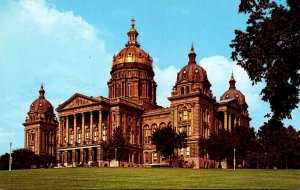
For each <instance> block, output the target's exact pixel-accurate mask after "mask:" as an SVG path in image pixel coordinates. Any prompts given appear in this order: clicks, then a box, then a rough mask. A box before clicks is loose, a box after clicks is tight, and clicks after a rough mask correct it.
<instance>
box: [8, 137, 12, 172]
mask: <svg viewBox="0 0 300 190" xmlns="http://www.w3.org/2000/svg"><path fill="white" fill-rule="evenodd" d="M11 146H12V143H11V142H10V143H9V171H11V164H12V157H11Z"/></svg>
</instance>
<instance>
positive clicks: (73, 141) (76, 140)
mask: <svg viewBox="0 0 300 190" xmlns="http://www.w3.org/2000/svg"><path fill="white" fill-rule="evenodd" d="M104 126H105V124H104V125H103V124H102V111H90V112H83V113H76V114H70V115H65V116H60V118H59V126H58V128H59V129H58V144H59V146H60V147H64V146H77V145H91V144H99V143H100V141H101V139H102V138H103V137H102V135H103V134H102V129H103V128H104Z"/></svg>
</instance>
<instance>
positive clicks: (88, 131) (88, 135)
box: [85, 127, 90, 140]
mask: <svg viewBox="0 0 300 190" xmlns="http://www.w3.org/2000/svg"><path fill="white" fill-rule="evenodd" d="M85 139H86V140H90V128H88V127H86V129H85Z"/></svg>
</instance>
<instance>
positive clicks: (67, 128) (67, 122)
mask: <svg viewBox="0 0 300 190" xmlns="http://www.w3.org/2000/svg"><path fill="white" fill-rule="evenodd" d="M68 143H69V116H68V115H67V116H66V144H67V145H68Z"/></svg>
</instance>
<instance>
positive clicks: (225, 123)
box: [224, 111, 228, 131]
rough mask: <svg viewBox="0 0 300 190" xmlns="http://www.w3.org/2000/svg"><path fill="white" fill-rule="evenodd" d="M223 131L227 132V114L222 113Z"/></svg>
mask: <svg viewBox="0 0 300 190" xmlns="http://www.w3.org/2000/svg"><path fill="white" fill-rule="evenodd" d="M224 129H225V130H226V131H227V130H228V129H227V112H226V111H225V112H224Z"/></svg>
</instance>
